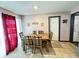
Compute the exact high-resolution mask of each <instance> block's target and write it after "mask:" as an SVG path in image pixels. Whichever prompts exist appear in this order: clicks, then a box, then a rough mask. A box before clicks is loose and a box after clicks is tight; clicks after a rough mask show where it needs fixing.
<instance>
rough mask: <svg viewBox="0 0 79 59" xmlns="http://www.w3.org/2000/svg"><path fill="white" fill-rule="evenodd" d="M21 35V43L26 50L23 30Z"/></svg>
mask: <svg viewBox="0 0 79 59" xmlns="http://www.w3.org/2000/svg"><path fill="white" fill-rule="evenodd" d="M19 35H20V38H21V45H22V48H23V51H25V42H24V39H25V37H24V34H23V32H20V33H19Z"/></svg>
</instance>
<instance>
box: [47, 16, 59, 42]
mask: <svg viewBox="0 0 79 59" xmlns="http://www.w3.org/2000/svg"><path fill="white" fill-rule="evenodd" d="M48 21H49V33H50V32H52V33H53V37H52V40H56V41H60V16H50V17H49V20H48ZM49 36H50V35H49Z"/></svg>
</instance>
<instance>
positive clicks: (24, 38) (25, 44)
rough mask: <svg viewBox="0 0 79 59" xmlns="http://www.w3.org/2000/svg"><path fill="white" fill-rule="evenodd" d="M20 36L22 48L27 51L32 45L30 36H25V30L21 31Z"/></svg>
mask: <svg viewBox="0 0 79 59" xmlns="http://www.w3.org/2000/svg"><path fill="white" fill-rule="evenodd" d="M19 35H20V37H21V44H22V48H23V51H25V53H26V52H27V49H28V48H27V47H28V46H31V45H32V44H30V43H29V38H28V36H24V34H23V32H21V33H19Z"/></svg>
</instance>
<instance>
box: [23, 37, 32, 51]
mask: <svg viewBox="0 0 79 59" xmlns="http://www.w3.org/2000/svg"><path fill="white" fill-rule="evenodd" d="M30 37H31V36H25V40H24V42H25V53H26V52H27V49H29V48H31V47H32V39H31V38H30Z"/></svg>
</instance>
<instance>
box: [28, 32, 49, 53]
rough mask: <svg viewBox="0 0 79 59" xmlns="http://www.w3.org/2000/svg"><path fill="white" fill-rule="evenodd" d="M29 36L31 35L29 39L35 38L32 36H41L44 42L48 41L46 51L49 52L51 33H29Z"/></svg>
mask: <svg viewBox="0 0 79 59" xmlns="http://www.w3.org/2000/svg"><path fill="white" fill-rule="evenodd" d="M27 36H31V37H29V39H33V38H32V37H33V36H35V37H41V40H42V42H43V41H44V42H46V51H47V52H49V42H48V41H49V40H50V39H49V34H48V33H44V34H28V35H27Z"/></svg>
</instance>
